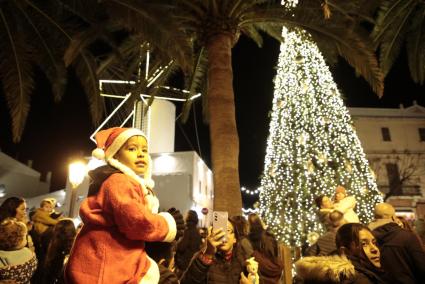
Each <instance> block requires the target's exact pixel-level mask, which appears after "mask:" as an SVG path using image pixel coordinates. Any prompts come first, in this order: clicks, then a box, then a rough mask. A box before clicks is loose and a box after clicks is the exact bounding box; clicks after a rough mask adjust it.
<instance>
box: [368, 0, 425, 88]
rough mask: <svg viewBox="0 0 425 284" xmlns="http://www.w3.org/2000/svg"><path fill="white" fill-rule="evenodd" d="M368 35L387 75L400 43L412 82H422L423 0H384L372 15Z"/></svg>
mask: <svg viewBox="0 0 425 284" xmlns="http://www.w3.org/2000/svg"><path fill="white" fill-rule="evenodd" d="M372 38H373V40H374V42H375V44H376V47H378V48H379V62H380V65H381V69H382V72H383V73H384V75H386V74H388V72H389V71H390V69H391V67H392V65H393V64H394V62H395V60H396V59H397V57H398V56H399V54H400V52H401V50H402V49H403V46H404V45H405V47H406V52H407V59H408V65H409V69H410V75H411V77H412V79H413V81H415V82H416V83H419V84H423V83H424V81H425V2H424V1H422V0H384V1H382V3H381V6H380V8H379V12H378V14H377V17H376V25H375V26H374V30H373V32H372Z"/></svg>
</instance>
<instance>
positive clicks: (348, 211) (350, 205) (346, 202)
mask: <svg viewBox="0 0 425 284" xmlns="http://www.w3.org/2000/svg"><path fill="white" fill-rule="evenodd" d="M334 200H335V201H334V204H333V209H334V210H338V211H339V212H341V213H343V214H344V219H345V221H346V222H347V223H360V220H359V217H358V216H357V214H356V212H354V207H355V206H356V199H355V198H354V196H347V192H346V190H345V188H344V187H343V186H341V185H338V186H337V187H336V189H335V196H334Z"/></svg>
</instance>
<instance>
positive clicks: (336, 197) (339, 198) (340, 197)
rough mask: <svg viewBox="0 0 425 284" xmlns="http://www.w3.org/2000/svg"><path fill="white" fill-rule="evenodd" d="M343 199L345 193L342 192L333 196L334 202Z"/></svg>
mask: <svg viewBox="0 0 425 284" xmlns="http://www.w3.org/2000/svg"><path fill="white" fill-rule="evenodd" d="M344 198H345V193H343V192H338V193H337V194H335V201H336V202H338V201H341V200H343V199H344Z"/></svg>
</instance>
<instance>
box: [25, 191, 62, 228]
mask: <svg viewBox="0 0 425 284" xmlns="http://www.w3.org/2000/svg"><path fill="white" fill-rule="evenodd" d="M54 205H55V202H54V200H53V199H51V198H46V199H43V201H41V203H40V208H37V209H36V210H35V213H34V215H33V216H32V221H33V222H34V231H35V232H36V233H37V234H38V235H42V234H44V233H45V232H46V231H47V230H48V229H51V228H53V226H54V225H56V224H57V223H58V222H59V220H58V219H55V218H53V217H52V216H56V215H57V214H56V213H55V212H54V209H53V208H54Z"/></svg>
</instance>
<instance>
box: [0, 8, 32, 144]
mask: <svg viewBox="0 0 425 284" xmlns="http://www.w3.org/2000/svg"><path fill="white" fill-rule="evenodd" d="M7 15H13V14H6V13H5V10H4V7H2V8H1V9H0V48H1V50H2V52H0V76H1V80H2V85H3V88H4V93H5V97H6V102H7V104H8V107H9V111H10V114H11V117H12V134H13V141H14V142H18V141H19V140H20V138H21V135H22V131H23V129H24V127H25V123H26V119H27V116H28V112H29V108H30V95H31V93H32V91H33V89H34V81H33V74H32V73H33V71H32V68H31V50H29V49H28V48H29V47H30V46H29V45H27V44H26V42H25V39H24V38H23V36H22V34H20V33H18V30H17V28H18V27H19V26H20V25H19V23H18V22H17V21H19V18H17V17H15V18H12V17H7Z"/></svg>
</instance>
